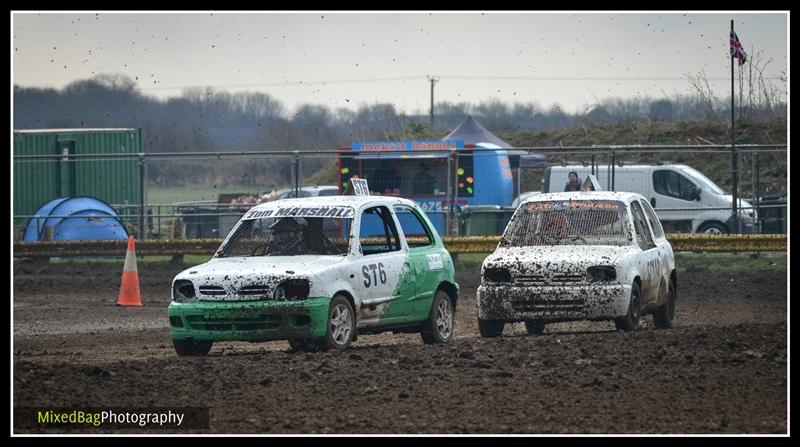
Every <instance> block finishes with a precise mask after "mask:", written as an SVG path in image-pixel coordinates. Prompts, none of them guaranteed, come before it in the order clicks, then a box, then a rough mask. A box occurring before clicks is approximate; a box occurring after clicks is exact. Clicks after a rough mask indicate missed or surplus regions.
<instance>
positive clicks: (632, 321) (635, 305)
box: [614, 283, 642, 332]
mask: <svg viewBox="0 0 800 447" xmlns="http://www.w3.org/2000/svg"><path fill="white" fill-rule="evenodd" d="M641 296H642V295H641V293H640V292H639V284H636V283H633V286H631V300H630V303H629V304H628V313H626V314H625V316H624V317H621V318H616V319H614V325H615V326H616V327H617V329H618V330H620V331H625V332H628V331H635V330H636V329H638V328H639V319H640V318H641V314H642V307H641V306H642V300H641Z"/></svg>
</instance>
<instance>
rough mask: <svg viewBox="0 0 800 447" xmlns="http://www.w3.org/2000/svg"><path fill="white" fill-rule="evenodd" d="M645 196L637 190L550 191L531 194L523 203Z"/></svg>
mask: <svg viewBox="0 0 800 447" xmlns="http://www.w3.org/2000/svg"><path fill="white" fill-rule="evenodd" d="M643 198H644V197H643V196H642V195H641V194H639V193H635V192H618V191H571V192H550V193H545V194H537V195H534V196H531V197H529V198H527V199H525V201H524V202H523V203H530V202H546V201H551V200H621V201H623V202H627V201H629V200H637V199H643Z"/></svg>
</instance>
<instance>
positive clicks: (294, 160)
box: [292, 151, 300, 198]
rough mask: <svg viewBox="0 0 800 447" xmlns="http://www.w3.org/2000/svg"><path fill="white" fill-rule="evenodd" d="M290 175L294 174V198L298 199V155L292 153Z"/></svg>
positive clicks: (295, 152)
mask: <svg viewBox="0 0 800 447" xmlns="http://www.w3.org/2000/svg"><path fill="white" fill-rule="evenodd" d="M292 174H294V197H295V198H299V197H300V154H299V153H298V151H294V158H292Z"/></svg>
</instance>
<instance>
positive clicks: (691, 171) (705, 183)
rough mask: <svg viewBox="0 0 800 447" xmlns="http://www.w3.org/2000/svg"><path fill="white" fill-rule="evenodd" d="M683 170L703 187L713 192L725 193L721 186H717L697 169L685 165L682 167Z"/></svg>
mask: <svg viewBox="0 0 800 447" xmlns="http://www.w3.org/2000/svg"><path fill="white" fill-rule="evenodd" d="M683 172H685V173H686V174H687V175H688V176H689V178H691V179H692V180H695V181H696V182H698V183H700V185H701V186H702V187H703V189H705V190H707V191H709V192H713V193H714V194H725V191H723V190H722V188H720V187H719V186H717V184H716V183H714V182H713V181H712V180H711V179H710V178H708V177H706V176H705V175H704V174H703V173H702V172H700V171H698V170H697V169H695V168H692V167H689V166H686V167H684V168H683Z"/></svg>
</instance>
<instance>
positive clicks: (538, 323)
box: [525, 320, 545, 335]
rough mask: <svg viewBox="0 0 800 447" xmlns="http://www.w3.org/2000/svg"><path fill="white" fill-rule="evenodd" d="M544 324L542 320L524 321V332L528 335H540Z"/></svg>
mask: <svg viewBox="0 0 800 447" xmlns="http://www.w3.org/2000/svg"><path fill="white" fill-rule="evenodd" d="M544 326H545V323H544V321H542V320H527V321H525V330H526V331H528V335H542V334H543V333H544Z"/></svg>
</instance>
